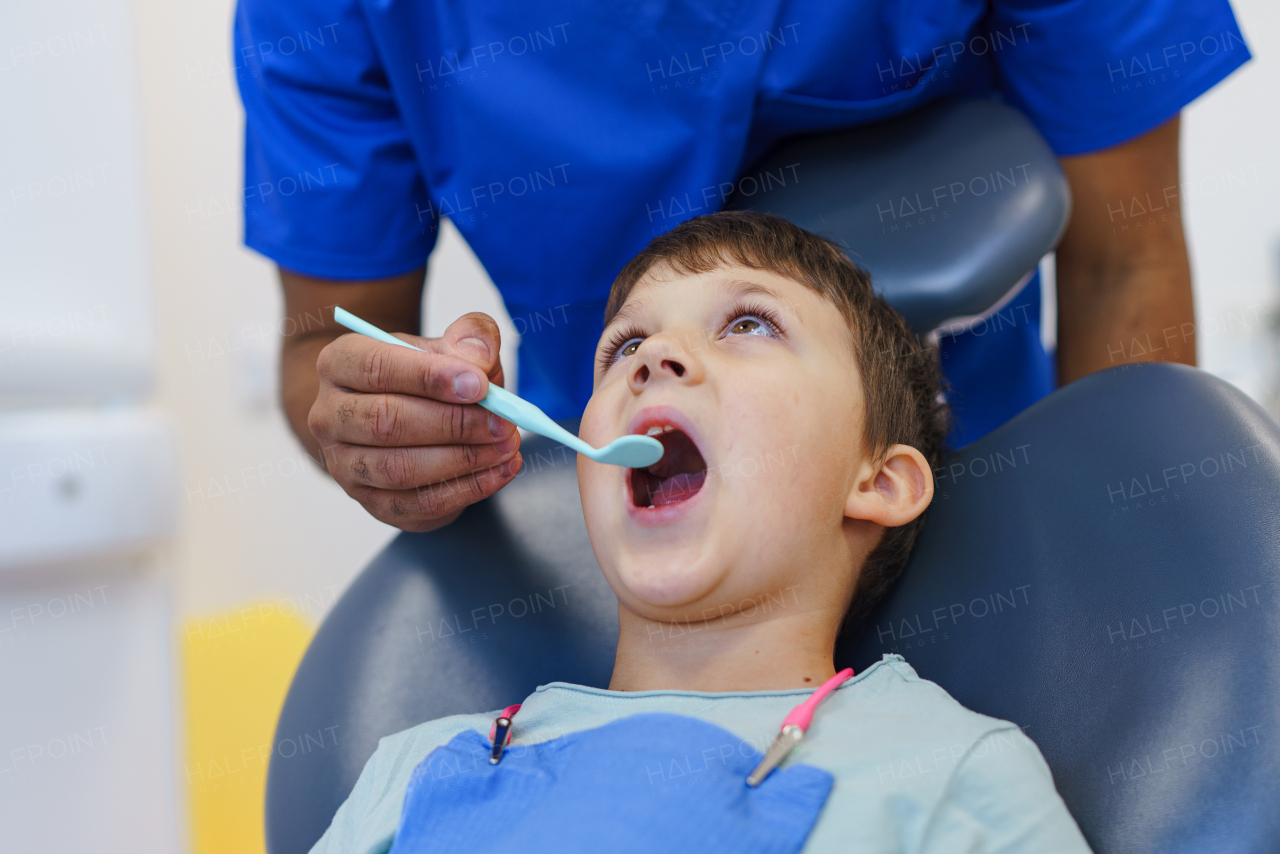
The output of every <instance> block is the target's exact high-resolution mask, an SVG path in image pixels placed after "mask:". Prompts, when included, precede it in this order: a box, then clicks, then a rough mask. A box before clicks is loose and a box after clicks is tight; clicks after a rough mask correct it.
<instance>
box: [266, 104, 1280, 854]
mask: <svg viewBox="0 0 1280 854" xmlns="http://www.w3.org/2000/svg"><path fill="white" fill-rule="evenodd" d="M850 152H854V153H855V154H856V155H857V156H854V157H850ZM779 164H780V165H781V166H782V167H787V166H788V165H791V164H795V165H796V169H797V172H798V174H800V175H802V176H804V175H809V176H811V178H812V180H807V181H806V180H804V179H803V178H802V180H801V181H800V182H799V183H798V184H795V186H794V187H790V186H789V187H781V186H779V187H774V188H772V189H771V190H770V191H769V192H768V193H765V194H761V195H760V196H759V197H753V198H752V199H739V200H737V201H736V204H737V206H740V207H745V206H747V205H748V204H750V205H752V206H754V207H758V208H759V209H765V210H770V211H772V212H774V213H779V214H781V215H784V216H788V218H790V219H792V220H793V221H795V222H797V223H798V224H800V225H802V226H805V227H807V228H810V229H811V230H814V231H817V232H819V233H823V234H826V235H827V236H831V237H834V238H836V239H840V240H843V241H844V242H845V245H847V246H849V247H856V252H857V255H856V260H857V261H858V262H859V263H861V264H863V265H864V266H866V267H867V268H868V269H869V270H870V271H871V272H872V275H873V279H874V280H875V281H876V282H877V287H878V288H880V289H881V290H882V292H884V293H885V294H886V296H887V297H888V298H889V299H890V300H891V301H892V302H894V304H895V305H897V306H899V308H900V309H901V310H902V311H903V312H904V314H906V316H907V317H908V320H909V321H910V322H911V323H912V324H913V327H914V328H915V329H916V330H917V331H918V332H922V333H924V332H928V331H930V330H933V329H936V328H938V327H939V326H942V325H944V324H948V323H951V322H954V321H955V319H956V318H966V317H967V318H973V317H975V316H981V315H983V313H984V312H989V311H990V310H992V308H993V307H998V306H999V304H1000V302H1001V300H1002V299H1003V298H1004V296H1005V295H1006V294H1008V293H1009V292H1010V291H1011V290H1012V289H1013V288H1014V287H1015V286H1016V285H1017V284H1018V283H1019V282H1020V281H1022V280H1023V277H1024V276H1025V274H1026V273H1027V272H1028V271H1029V270H1032V269H1033V268H1034V266H1035V264H1036V263H1037V262H1038V260H1039V259H1040V257H1041V256H1042V255H1043V254H1044V253H1045V252H1046V251H1048V250H1049V249H1051V248H1052V246H1053V245H1054V243H1055V242H1056V240H1057V239H1058V237H1059V236H1060V234H1061V230H1062V227H1063V225H1064V224H1065V222H1066V218H1067V212H1068V210H1069V199H1068V195H1067V192H1066V184H1065V181H1064V180H1063V178H1062V175H1061V173H1060V172H1059V171H1058V169H1057V165H1056V162H1055V161H1054V160H1053V157H1052V154H1051V153H1050V152H1049V151H1048V149H1047V147H1045V146H1044V143H1043V142H1042V141H1041V140H1040V139H1039V137H1038V135H1036V134H1035V131H1034V130H1033V129H1031V128H1030V125H1029V124H1028V123H1027V122H1026V121H1025V120H1024V119H1023V118H1022V117H1021V116H1019V115H1018V114H1017V113H1016V112H1014V111H1012V110H1011V109H1009V108H1007V107H1004V106H1002V105H999V104H996V103H993V102H989V101H976V102H968V103H960V104H946V105H941V106H936V107H933V108H929V109H927V110H925V111H922V112H921V113H919V114H914V115H911V116H907V117H904V118H902V119H899V120H896V121H893V122H889V123H885V124H883V125H878V126H876V127H874V128H865V129H859V130H854V131H839V132H835V133H831V134H824V135H821V136H814V137H807V138H805V139H802V140H799V141H795V142H791V143H788V144H786V145H784V146H782V147H781V148H779V149H778V150H777V151H776V152H775V153H774V154H773V155H769V156H767V157H766V161H765V162H764V164H763V165H762V166H761V167H760V168H763V169H766V170H768V169H774V170H776V169H777V168H779ZM1019 164H1027V168H1026V171H1025V176H1026V180H1025V181H1023V182H1022V183H1018V182H1013V183H1008V184H1003V185H1002V186H1001V192H1000V193H995V192H992V193H990V194H989V195H986V194H984V195H982V196H977V195H974V194H970V198H968V199H967V201H971V202H974V204H972V205H967V206H964V207H962V206H961V204H960V202H961V197H960V196H959V195H957V197H956V198H955V199H951V204H952V208H951V210H953V211H955V212H956V213H955V215H954V216H952V217H947V218H946V222H944V223H941V225H940V227H937V228H934V229H933V230H932V231H924V230H921V231H919V232H915V233H917V234H920V235H922V236H926V237H927V239H924V240H916V241H915V242H910V241H908V240H907V239H906V238H905V237H904V236H903V235H905V234H906V232H905V230H902V229H901V228H900V230H899V231H898V232H892V231H888V230H885V231H879V229H880V226H881V224H882V223H883V222H884V221H885V218H886V217H887V214H882V213H878V212H877V208H876V205H880V206H881V207H880V210H883V209H884V207H883V206H884V205H885V203H886V202H885V200H887V199H892V200H894V203H895V204H897V202H898V200H900V199H902V198H906V199H912V198H913V196H914V194H916V193H929V192H932V190H933V188H935V187H937V186H940V185H948V186H949V185H950V184H951V183H953V182H954V180H960V179H959V178H956V176H974V175H993V173H994V172H995V171H996V170H997V169H1003V170H1006V174H1008V172H1007V170H1008V168H1009V167H1010V166H1015V167H1016V166H1018V165H1019ZM749 171H752V170H749ZM754 171H755V172H758V171H759V168H758V169H756V170H754ZM1017 177H1018V178H1019V179H1021V178H1023V177H1024V173H1023V172H1022V171H1021V170H1019V172H1018V174H1017ZM965 180H968V177H965ZM992 180H993V182H994V177H993V179H992ZM806 194H807V195H806ZM921 201H922V202H927V201H928V197H927V196H923V195H922V196H921ZM935 201H937V199H935ZM922 206H923V205H919V206H917V205H915V204H913V205H912V208H913V210H916V209H917V208H918V207H922ZM898 209H899V210H900V211H901V210H903V209H902V208H901V205H898ZM913 215H917V216H918V215H919V214H918V211H917V213H916V214H913ZM899 224H900V225H901V221H900V220H899ZM932 224H933V225H939V223H938V222H937V221H936V220H935V221H932ZM872 231H875V232H876V234H871V232H872ZM868 235H870V236H868ZM877 235H878V236H877ZM568 426H569V427H570V429H573V428H574V427H575V426H576V425H572V424H571V425H568ZM523 454H524V460H525V465H524V469H523V470H522V471H521V473H520V475H519V476H518V477H517V478H516V479H515V480H514V481H513V482H512V483H511V484H510V485H509V486H507V487H506V488H505V489H503V490H502V491H501V492H499V493H498V494H497V495H495V496H494V497H492V498H490V499H488V500H486V501H483V502H481V503H479V504H476V505H474V506H472V507H471V508H469V509H468V510H467V511H466V512H465V513H464V514H463V515H462V516H461V517H460V518H459V519H458V521H457V522H455V523H454V524H453V525H451V526H449V527H447V528H445V529H442V530H440V531H435V532H432V533H428V534H401V535H399V536H398V537H397V538H396V539H395V540H394V541H393V542H392V543H391V544H390V545H389V546H388V547H387V549H386V550H385V551H384V552H383V553H382V554H381V555H379V556H378V557H377V558H376V559H375V560H374V561H373V562H372V563H371V564H370V565H369V566H368V567H367V568H366V569H365V570H364V571H363V573H362V574H361V575H360V576H359V577H358V578H357V579H356V580H355V581H354V582H353V583H352V585H351V587H350V588H349V589H348V590H347V591H346V592H345V593H344V595H343V596H342V598H341V599H340V600H339V601H338V602H337V603H336V605H335V606H334V608H333V610H332V612H331V613H330V615H329V617H328V618H327V619H326V621H325V622H324V624H323V625H322V626H321V627H320V629H319V631H318V633H317V634H316V637H315V639H314V640H313V642H312V644H311V646H310V648H309V649H308V651H307V653H306V656H305V657H304V659H303V661H302V663H301V665H300V666H299V668H298V672H297V674H296V676H295V677H294V682H293V685H292V687H291V688H290V691H289V694H288V697H287V699H286V701H285V705H284V709H283V711H282V713H281V717H280V722H279V725H278V730H277V736H276V737H277V740H279V739H282V738H295V739H298V741H299V742H301V741H302V736H303V735H304V734H308V733H323V732H328V733H331V737H330V738H329V739H327V740H326V739H325V738H324V737H323V736H321V737H320V738H318V739H317V738H315V737H314V736H313V739H312V740H315V741H319V743H320V744H322V745H328V746H325V747H322V748H316V749H312V750H310V751H309V752H305V753H303V752H299V753H295V754H294V755H292V756H290V757H287V758H285V757H281V756H273V757H272V760H271V766H270V770H269V775H268V781H267V811H266V817H267V842H268V849H269V851H270V852H271V854H301V852H305V851H307V850H308V849H309V848H310V847H311V845H312V844H314V842H315V840H316V839H318V838H319V837H320V835H321V834H322V833H323V832H324V830H325V828H326V827H327V826H328V824H329V822H330V820H331V819H332V816H333V813H334V812H335V811H336V810H337V808H338V806H339V805H340V804H341V803H342V801H343V800H344V799H345V798H346V796H347V794H348V793H349V792H350V790H351V788H352V786H353V785H354V783H355V780H356V778H357V777H358V776H359V773H360V771H361V769H362V768H363V766H364V763H365V761H366V760H367V759H368V757H369V756H370V755H371V754H372V753H373V750H374V749H375V748H376V746H377V741H378V739H379V738H380V737H382V736H384V735H388V734H390V733H393V732H397V731H399V730H402V729H405V728H407V727H410V726H413V725H415V724H417V723H420V722H422V721H424V720H429V719H432V718H436V717H440V716H444V715H450V714H456V713H462V712H476V711H483V710H490V709H498V708H501V707H503V706H506V705H508V704H510V703H513V702H518V701H519V700H521V699H523V698H524V697H525V696H526V695H527V694H529V693H531V692H532V691H533V689H534V688H535V687H536V686H537V685H540V684H545V683H547V682H551V681H567V682H576V683H581V684H587V685H595V686H606V685H607V684H608V681H609V677H610V673H611V670H612V665H613V650H614V643H615V641H616V636H617V630H618V624H617V613H616V601H615V599H614V597H613V594H612V592H611V591H610V589H609V587H608V585H607V584H606V583H605V581H604V579H603V577H602V575H601V573H600V571H599V569H598V567H597V566H596V562H595V558H594V556H593V554H592V552H591V547H590V543H589V542H588V540H587V535H586V529H585V526H584V524H583V521H582V515H581V506H580V503H579V498H578V490H577V478H576V470H575V458H574V455H573V453H572V452H570V451H568V450H567V449H565V448H564V447H563V446H560V445H557V444H555V443H552V442H550V441H547V440H544V439H540V438H536V437H531V438H530V439H529V440H526V442H525V444H524V448H523ZM936 477H937V494H936V497H935V500H934V503H933V505H932V507H931V508H930V510H929V516H928V521H927V523H926V526H925V529H924V532H923V534H922V536H921V538H920V540H919V542H918V544H917V546H916V549H915V552H914V554H913V557H912V560H911V563H910V565H909V567H908V568H907V571H906V573H905V575H904V577H903V579H902V581H901V582H900V583H899V584H898V586H897V587H896V589H895V590H894V592H893V593H892V594H891V595H890V596H889V598H888V599H887V600H886V601H885V602H884V603H883V604H882V606H881V607H880V608H879V609H878V611H877V613H875V614H874V615H872V616H871V617H870V618H869V619H868V620H867V621H866V624H865V625H864V626H862V627H860V628H859V629H858V630H857V631H850V632H848V633H846V635H845V636H843V637H842V638H841V639H840V642H839V644H838V648H837V651H836V665H837V667H841V666H846V665H848V666H852V667H854V668H856V669H857V670H859V671H860V670H862V669H865V668H866V667H867V666H869V665H870V664H871V663H873V662H874V661H876V660H878V659H879V658H880V656H881V655H882V654H883V653H886V652H898V653H901V654H902V655H903V656H904V657H905V658H906V659H907V661H908V662H910V663H911V664H912V665H913V666H914V667H915V668H916V669H917V670H918V671H919V672H920V674H921V675H922V676H923V677H924V678H926V679H931V680H933V681H935V682H937V683H939V684H940V685H942V686H943V687H944V688H945V689H946V690H947V691H948V692H950V693H951V694H952V696H954V697H955V698H956V699H957V700H959V701H960V702H961V703H963V704H964V705H965V706H968V707H969V708H971V709H974V710H976V711H979V712H983V713H986V714H989V715H993V716H996V717H1000V718H1005V719H1008V720H1012V721H1014V722H1015V723H1017V724H1019V725H1021V726H1022V727H1023V728H1024V729H1025V731H1026V732H1027V734H1028V735H1029V736H1030V737H1031V738H1032V739H1034V740H1035V741H1036V743H1037V744H1038V745H1039V747H1040V749H1041V751H1042V752H1043V753H1044V755H1045V757H1046V759H1047V760H1048V762H1049V765H1050V767H1051V768H1052V770H1053V773H1054V779H1055V782H1056V783H1057V786H1058V789H1059V791H1060V792H1061V793H1062V796H1063V798H1064V799H1065V801H1066V803H1067V806H1068V807H1069V808H1070V809H1071V812H1072V814H1073V815H1074V816H1075V818H1076V820H1077V821H1078V822H1079V824H1080V826H1081V828H1082V830H1083V831H1084V833H1085V835H1086V837H1087V838H1088V840H1089V842H1090V844H1091V845H1092V846H1093V848H1094V850H1095V851H1098V852H1105V853H1106V854H1113V853H1114V854H1120V852H1124V854H1148V852H1149V854H1156V852H1161V854H1182V852H1186V853H1187V854H1190V852H1197V853H1198V852H1205V851H1215V852H1217V851H1223V852H1242V854H1243V852H1274V851H1277V850H1280V656H1278V655H1277V653H1278V652H1280V425H1277V424H1276V422H1275V421H1273V420H1272V419H1271V418H1270V417H1269V416H1267V415H1266V414H1265V413H1264V412H1263V411H1262V410H1261V409H1260V408H1259V407H1258V406H1256V405H1255V404H1253V403H1252V402H1251V401H1249V400H1248V399H1247V398H1246V397H1245V396H1244V395H1243V394H1241V393H1240V392H1238V391H1237V390H1235V389H1234V388H1233V387H1231V386H1230V385H1228V384H1226V383H1224V382H1222V381H1220V380H1217V379H1215V378H1213V377H1212V376H1210V375H1208V374H1205V373H1203V372H1201V371H1197V370H1195V369H1193V368H1187V367H1184V366H1179V365H1164V364H1152V365H1139V366H1128V367H1118V368H1113V369H1111V370H1108V371H1104V372H1101V373H1098V374H1094V375H1092V376H1089V377H1086V378H1084V379H1082V380H1079V381H1077V382H1074V383H1072V384H1070V385H1069V386H1067V387H1064V388H1062V389H1060V390H1058V391H1057V392H1055V393H1054V394H1052V395H1050V396H1049V397H1048V398H1045V399H1044V400H1042V401H1040V402H1039V403H1037V404H1035V405H1034V406H1032V407H1031V408H1030V409H1028V410H1026V411H1025V412H1023V413H1022V414H1021V415H1019V416H1018V417H1016V418H1014V419H1013V420H1012V421H1010V422H1009V423H1007V424H1005V425H1004V426H1003V427H1000V428H999V429H997V430H995V431H994V432H992V433H990V434H989V435H987V436H985V437H984V438H982V439H980V440H979V441H977V442H975V443H973V444H971V445H969V446H967V447H965V448H963V449H962V450H960V451H958V452H956V453H953V454H952V455H950V456H949V457H948V458H947V459H946V461H945V463H944V465H943V467H942V468H941V469H940V470H939V471H938V472H937V473H936Z"/></svg>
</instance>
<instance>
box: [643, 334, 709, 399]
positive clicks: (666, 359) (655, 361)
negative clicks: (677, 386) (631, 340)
mask: <svg viewBox="0 0 1280 854" xmlns="http://www.w3.org/2000/svg"><path fill="white" fill-rule="evenodd" d="M636 355H637V356H639V357H640V358H638V359H636V362H635V366H634V367H633V368H632V369H631V374H630V376H629V377H628V378H627V380H628V384H629V385H630V386H631V390H632V391H636V392H638V391H640V390H641V389H643V388H644V387H645V386H646V385H648V384H649V383H651V382H653V381H654V380H656V379H657V378H659V377H666V378H669V379H676V380H683V381H684V382H697V381H698V380H699V379H700V378H701V373H702V372H701V368H700V366H699V365H698V362H697V360H696V359H695V358H693V356H692V354H690V353H687V352H684V351H683V350H682V349H681V348H680V347H678V346H677V345H676V344H675V343H674V342H672V341H670V340H662V339H661V338H660V337H659V336H654V337H651V338H648V339H646V340H645V341H644V342H643V343H642V344H641V345H640V349H639V352H637V354H636Z"/></svg>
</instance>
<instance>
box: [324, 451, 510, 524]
mask: <svg viewBox="0 0 1280 854" xmlns="http://www.w3.org/2000/svg"><path fill="white" fill-rule="evenodd" d="M522 464H523V463H522V460H521V458H520V456H519V455H516V456H515V457H514V458H513V459H512V460H509V461H508V462H506V463H504V464H502V465H500V466H490V467H488V468H483V469H479V470H477V471H471V472H468V473H467V474H465V475H462V476H460V477H455V478H451V479H450V480H447V481H442V482H439V483H432V484H428V485H426V486H422V487H419V488H417V489H401V490H393V489H377V488H375V487H357V488H355V489H354V490H348V492H349V494H351V497H352V498H355V499H356V500H357V501H359V502H360V503H361V504H362V505H364V508H365V509H366V510H367V511H368V512H369V513H370V515H372V516H373V517H374V518H376V519H378V520H380V521H382V522H385V523H387V524H388V525H393V526H395V527H397V528H399V529H401V530H403V531H432V530H435V529H436V528H439V527H441V526H443V525H447V524H449V523H450V522H452V521H453V520H454V519H456V518H457V517H458V514H459V513H461V512H462V511H463V510H465V509H466V508H467V507H469V506H470V505H472V504H474V503H476V502H477V501H479V500H481V499H482V498H487V497H488V496H490V495H492V494H493V493H495V492H497V491H498V490H499V489H501V488H502V487H504V486H506V485H507V484H508V483H510V482H511V479H512V478H514V477H515V476H516V475H517V474H519V473H520V467H521V465H522Z"/></svg>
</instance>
